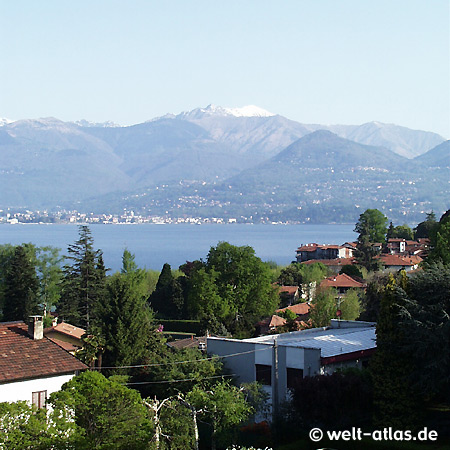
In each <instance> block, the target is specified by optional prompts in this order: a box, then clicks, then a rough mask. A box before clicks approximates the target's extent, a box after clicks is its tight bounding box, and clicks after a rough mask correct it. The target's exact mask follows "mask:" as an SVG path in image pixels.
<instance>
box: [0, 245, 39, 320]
mask: <svg viewBox="0 0 450 450" xmlns="http://www.w3.org/2000/svg"><path fill="white" fill-rule="evenodd" d="M38 290H39V280H38V277H37V275H36V269H35V267H34V265H33V263H32V261H31V256H30V253H29V252H27V251H26V249H25V247H23V246H21V245H19V246H17V247H16V248H15V250H14V256H13V257H12V258H11V260H10V265H9V269H8V271H7V273H6V278H5V287H4V295H5V300H4V305H3V320H4V321H13V320H23V321H25V322H28V317H29V316H30V315H32V314H37V313H38V312H39V311H38Z"/></svg>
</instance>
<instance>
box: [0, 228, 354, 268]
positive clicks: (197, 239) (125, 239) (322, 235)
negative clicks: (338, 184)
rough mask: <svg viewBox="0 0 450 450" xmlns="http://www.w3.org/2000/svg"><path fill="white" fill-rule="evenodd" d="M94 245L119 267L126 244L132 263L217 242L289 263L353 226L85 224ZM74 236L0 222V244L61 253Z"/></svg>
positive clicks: (188, 254) (155, 262)
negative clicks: (303, 249) (248, 248)
mask: <svg viewBox="0 0 450 450" xmlns="http://www.w3.org/2000/svg"><path fill="white" fill-rule="evenodd" d="M89 228H90V230H91V232H92V236H93V237H94V246H95V248H100V249H102V250H103V253H104V260H105V264H106V266H107V267H109V268H111V269H112V271H113V272H114V271H116V270H120V268H121V265H122V253H123V250H124V249H125V248H127V249H128V250H129V251H130V252H131V253H134V254H135V256H136V263H137V264H138V266H140V267H146V268H147V269H154V270H161V267H162V265H163V264H164V263H166V262H167V263H169V264H170V265H171V266H172V268H177V267H178V266H180V265H181V264H184V263H185V262H186V261H192V260H194V259H200V258H203V259H205V258H206V255H207V253H208V251H209V249H210V247H211V246H215V245H217V243H218V242H220V241H227V242H230V243H231V244H233V245H250V246H251V247H253V248H254V249H255V252H256V255H257V256H259V257H260V258H261V259H262V260H263V261H269V260H271V261H275V262H276V263H278V264H289V263H290V262H291V261H293V260H294V259H295V250H296V249H297V247H299V246H300V245H301V244H306V243H309V242H316V243H318V244H343V243H344V242H346V241H353V240H355V239H356V237H357V235H356V233H354V232H353V228H354V225H351V224H347V225H246V224H227V225H218V224H217V225H215V224H214V225H213V224H211V225H154V224H136V225H90V226H89ZM77 238H78V227H77V226H76V225H54V224H52V225H42V224H17V225H10V224H1V225H0V244H13V245H18V244H21V243H24V242H32V243H33V244H35V245H37V246H40V247H42V246H45V245H51V246H53V247H58V248H60V249H61V250H62V252H63V253H65V252H66V249H67V246H68V245H69V244H72V243H74V242H75V241H76V240H77Z"/></svg>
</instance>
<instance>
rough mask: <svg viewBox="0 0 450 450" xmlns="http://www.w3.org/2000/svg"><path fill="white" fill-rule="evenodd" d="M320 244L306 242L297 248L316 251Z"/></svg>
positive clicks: (302, 250)
mask: <svg viewBox="0 0 450 450" xmlns="http://www.w3.org/2000/svg"><path fill="white" fill-rule="evenodd" d="M317 247H319V244H314V243H312V244H306V245H302V246H300V247H299V248H298V249H297V252H315V251H316V249H317Z"/></svg>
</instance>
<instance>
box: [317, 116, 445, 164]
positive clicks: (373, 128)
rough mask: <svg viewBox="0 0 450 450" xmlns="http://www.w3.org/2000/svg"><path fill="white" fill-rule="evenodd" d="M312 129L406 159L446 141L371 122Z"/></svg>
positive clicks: (439, 137)
mask: <svg viewBox="0 0 450 450" xmlns="http://www.w3.org/2000/svg"><path fill="white" fill-rule="evenodd" d="M310 128H311V129H314V130H319V129H326V130H329V131H331V132H333V133H335V134H337V135H338V136H340V137H343V138H346V139H349V140H351V141H355V142H358V143H360V144H365V145H373V146H376V147H385V148H387V149H389V150H391V151H393V152H394V153H397V154H398V155H400V156H404V157H406V158H414V157H416V156H418V155H421V154H422V153H425V152H427V151H428V150H430V149H431V148H433V147H434V146H436V145H438V144H440V143H441V142H443V141H444V138H443V137H442V136H439V135H438V134H436V133H431V132H429V131H421V130H411V129H410V128H406V127H401V126H399V125H394V124H389V123H381V122H369V123H365V124H362V125H359V126H356V125H328V126H323V125H313V126H310Z"/></svg>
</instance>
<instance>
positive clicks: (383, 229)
mask: <svg viewBox="0 0 450 450" xmlns="http://www.w3.org/2000/svg"><path fill="white" fill-rule="evenodd" d="M387 221H388V219H387V217H386V216H385V215H384V214H383V213H382V212H381V211H379V210H378V209H366V210H365V211H364V212H363V213H362V214H361V215H360V216H359V220H358V222H356V225H355V230H354V231H355V232H356V233H359V234H360V235H361V234H364V235H367V236H368V239H369V242H371V243H374V242H384V241H385V239H386V233H387Z"/></svg>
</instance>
